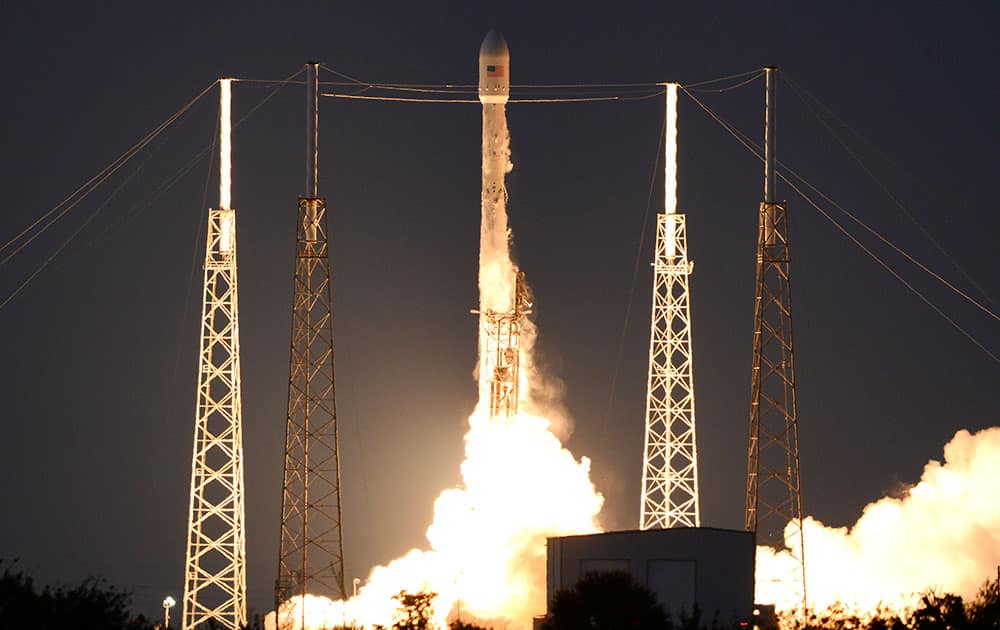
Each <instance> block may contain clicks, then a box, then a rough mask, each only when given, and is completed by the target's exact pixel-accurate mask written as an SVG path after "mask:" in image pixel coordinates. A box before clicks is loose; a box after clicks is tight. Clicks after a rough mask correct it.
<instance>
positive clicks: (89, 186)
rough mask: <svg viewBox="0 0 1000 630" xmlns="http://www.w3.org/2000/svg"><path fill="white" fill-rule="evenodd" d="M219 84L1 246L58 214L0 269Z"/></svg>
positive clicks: (1, 249) (12, 242) (184, 107)
mask: <svg viewBox="0 0 1000 630" xmlns="http://www.w3.org/2000/svg"><path fill="white" fill-rule="evenodd" d="M216 83H218V81H213V82H212V83H210V84H209V85H208V87H206V88H205V89H204V90H202V91H201V92H200V93H198V95H197V96H195V97H194V98H192V99H191V100H190V101H188V102H187V103H185V104H184V105H183V106H182V107H181V108H180V109H178V110H177V111H176V112H174V113H173V114H171V115H170V116H169V117H168V118H167V119H166V120H164V121H163V122H161V123H160V124H159V125H157V126H156V127H154V128H153V130H152V131H150V132H149V133H147V134H146V135H145V136H143V138H142V139H141V140H139V142H137V143H136V144H134V145H132V147H130V148H129V149H128V150H127V151H125V152H124V153H123V154H121V155H120V156H118V157H117V158H115V159H114V160H112V161H111V163H110V164H108V165H107V166H106V167H104V168H103V169H102V170H101V171H100V172H98V173H97V174H96V175H94V176H93V177H91V178H90V179H89V180H87V182H85V183H84V184H83V185H82V186H80V187H79V188H77V189H76V190H75V191H73V193H71V194H70V195H69V196H68V197H66V198H65V199H63V200H62V201H61V202H59V203H58V204H56V205H55V206H53V207H52V208H51V209H49V210H48V211H47V212H45V213H43V214H42V215H41V216H39V217H38V218H37V219H35V220H34V221H33V222H32V223H31V224H30V225H28V226H27V227H26V228H24V229H23V230H21V231H20V232H19V233H18V234H16V235H15V236H13V237H12V238H10V239H9V240H8V241H7V242H6V243H4V244H3V245H2V246H0V252H3V251H4V250H6V249H8V248H9V247H11V245H13V244H14V243H16V242H17V241H19V240H20V239H21V238H23V237H24V236H25V235H26V234H28V233H29V232H31V231H32V230H33V229H34V228H35V227H37V226H38V225H39V224H40V223H42V222H43V221H46V220H47V219H49V217H51V216H52V215H53V214H55V213H57V212H58V214H56V216H55V217H54V218H52V219H51V220H48V222H47V223H46V224H45V225H44V226H42V228H41V229H39V230H38V231H36V232H34V233H33V234H32V235H31V236H30V237H29V238H28V239H26V240H25V241H24V242H23V243H21V244H20V246H19V247H17V248H16V249H15V250H14V251H13V252H11V253H10V254H8V255H7V256H6V257H4V258H3V260H0V265H4V264H6V263H7V262H8V261H10V259H11V258H13V257H14V256H15V255H17V253H18V252H20V251H21V250H23V249H24V248H25V247H26V246H27V245H28V244H30V243H31V242H32V241H34V240H35V239H36V238H38V237H39V236H40V235H41V234H43V233H44V232H45V231H46V230H48V229H49V228H50V227H52V226H53V225H54V224H55V223H56V222H57V221H59V220H60V219H62V218H63V217H64V216H66V214H67V213H69V212H70V211H71V210H72V209H73V208H74V207H76V206H77V205H78V204H79V203H80V202H81V201H82V200H83V199H84V198H86V196H87V195H89V194H90V193H91V192H93V191H94V190H95V189H96V188H97V187H98V186H100V185H101V184H102V183H104V182H105V181H106V180H107V179H108V178H109V177H111V175H113V174H114V173H115V172H117V171H118V170H119V169H120V168H121V167H122V166H124V165H125V164H126V163H127V162H128V161H129V160H131V159H132V158H133V157H134V156H135V155H136V154H137V153H139V151H141V150H142V149H143V148H145V147H146V146H147V145H148V144H149V143H150V142H152V141H153V140H154V139H155V138H156V137H157V136H158V135H160V133H162V132H163V130H164V129H166V128H167V127H169V126H170V125H172V124H173V123H174V122H176V121H177V120H178V119H179V118H180V117H181V116H183V115H184V114H185V113H186V112H187V111H188V110H190V109H191V107H193V106H194V104H195V103H197V102H198V101H199V100H200V99H201V98H202V97H203V96H205V94H207V93H208V92H209V90H211V89H212V88H213V87H214V86H215V84H216ZM60 210H61V212H60Z"/></svg>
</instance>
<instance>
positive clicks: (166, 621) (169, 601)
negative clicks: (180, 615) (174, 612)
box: [163, 595, 177, 629]
mask: <svg viewBox="0 0 1000 630" xmlns="http://www.w3.org/2000/svg"><path fill="white" fill-rule="evenodd" d="M176 603H177V602H176V601H174V598H173V597H171V596H169V595H167V598H166V599H165V600H163V627H164V629H166V628H169V627H170V609H171V608H173V607H174V604H176Z"/></svg>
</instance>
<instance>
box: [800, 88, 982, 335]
mask: <svg viewBox="0 0 1000 630" xmlns="http://www.w3.org/2000/svg"><path fill="white" fill-rule="evenodd" d="M782 78H784V79H785V82H786V83H787V84H788V87H790V88H792V92H794V93H795V95H796V96H798V97H799V99H800V100H801V101H802V102H803V103H804V104H805V106H806V108H808V109H809V111H810V113H812V115H813V116H815V117H816V120H817V121H819V123H820V124H821V125H823V127H824V128H825V129H826V130H827V132H828V133H829V134H830V136H831V137H833V139H834V140H836V141H837V143H838V144H840V146H841V147H842V148H843V149H844V151H846V152H847V154H848V155H850V156H851V158H853V159H854V161H855V162H857V163H858V166H860V167H861V170H863V171H864V172H865V174H866V175H868V177H869V178H870V179H871V180H872V181H873V182H875V184H876V185H877V186H878V187H879V188H881V189H882V192H883V193H885V195H886V197H888V198H889V200H890V201H892V202H893V203H894V204H895V205H896V207H897V208H899V209H900V211H901V212H902V213H903V215H904V216H906V218H907V219H909V220H910V222H911V223H913V225H915V226H916V227H917V229H918V230H920V232H921V233H922V234H923V235H924V237H926V238H927V240H928V241H929V242H930V243H931V245H933V246H934V248H935V249H937V250H938V252H939V253H941V255H943V256H944V257H945V258H947V259H948V261H949V262H950V263H951V264H952V266H954V267H955V269H957V270H958V272H959V273H960V274H962V275H963V276H964V277H965V279H966V280H967V281H968V282H969V283H970V284H971V285H972V286H974V287H975V288H976V289H977V290H978V291H979V293H980V294H981V295H982V296H983V298H984V299H985V300H986V301H987V302H989V303H990V304H991V305H993V304H994V301H993V299H992V298H991V297H990V295H989V294H988V293H987V292H986V290H985V289H984V288H983V287H982V286H981V285H980V284H979V283H978V282H976V280H975V279H974V278H973V277H972V276H971V275H970V274H969V273H968V272H967V271H966V270H965V269H964V268H963V267H962V266H961V265H960V264H959V263H958V261H957V260H956V259H955V257H954V256H952V255H951V254H950V253H949V252H948V250H946V249H945V248H944V246H943V245H941V243H939V242H938V240H937V239H935V238H934V236H933V235H932V234H931V233H930V231H929V230H927V228H925V227H924V225H923V224H922V223H920V221H918V220H917V218H916V217H915V216H913V213H911V212H910V210H909V208H907V207H906V204H904V203H903V202H902V201H901V200H900V199H899V198H898V197H897V196H895V195H893V194H892V192H891V191H890V190H889V188H888V186H886V185H885V184H884V183H883V182H882V181H881V180H880V179H879V178H878V177H876V176H875V173H874V172H872V170H871V169H870V168H869V167H868V165H867V164H865V163H864V161H862V159H861V156H860V155H858V153H857V152H856V151H854V150H853V149H852V148H851V147H850V146H848V144H847V143H846V142H845V141H844V140H843V138H841V137H840V136H839V135H838V134H837V132H836V131H834V129H833V127H832V126H831V125H830V124H829V123H828V122H827V121H826V120H825V119H824V118H823V117H822V116H821V115H820V113H819V112H817V111H816V108H815V107H813V105H814V104H815V105H816V106H818V107H819V108H821V109H822V110H824V111H825V113H826V114H827V116H829V117H831V118H833V119H835V120H836V121H837V122H839V123H840V124H841V125H842V126H843V127H845V128H846V129H848V130H849V131H851V132H852V133H854V135H856V136H858V137H859V138H861V139H862V140H863V141H864V142H865V143H867V144H868V145H869V146H871V147H873V148H875V150H876V151H877V152H878V153H879V154H880V155H882V157H883V159H885V160H886V161H887V162H889V163H890V164H892V165H893V166H896V167H897V168H900V170H902V168H901V167H899V166H898V165H896V164H895V163H894V162H892V160H889V158H888V157H886V156H885V155H884V154H882V153H881V151H878V149H877V148H876V147H874V145H873V144H872V143H871V141H869V140H868V139H867V138H865V137H864V136H863V135H861V134H860V133H859V132H857V131H855V130H854V129H852V128H851V127H850V126H849V125H848V124H847V123H846V122H844V121H843V119H841V118H840V117H839V116H837V114H836V113H834V111H833V110H832V109H830V108H829V107H827V106H826V105H824V104H823V103H822V102H821V101H820V100H819V99H818V98H816V96H815V95H813V94H812V93H810V92H809V91H808V90H806V89H805V88H803V87H802V86H800V85H799V84H798V83H796V82H795V81H794V80H792V78H791V77H789V76H787V75H784V76H783V77H782ZM807 95H808V98H806V96H807ZM810 99H811V100H812V101H813V102H812V103H810ZM900 253H902V252H900ZM903 255H904V256H907V254H905V253H904V254H903ZM911 262H913V264H915V265H917V266H920V267H923V265H921V264H920V263H919V262H916V261H911ZM925 271H927V273H930V274H932V275H936V274H934V273H933V272H932V271H930V270H927V269H925ZM939 280H941V282H945V281H944V280H943V279H940V278H939ZM991 315H992V313H991Z"/></svg>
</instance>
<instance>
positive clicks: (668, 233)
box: [639, 83, 700, 529]
mask: <svg viewBox="0 0 1000 630" xmlns="http://www.w3.org/2000/svg"><path fill="white" fill-rule="evenodd" d="M666 94H667V108H666V124H665V127H666V140H665V144H664V146H665V168H664V193H665V194H664V211H663V213H660V214H658V215H657V217H656V253H655V259H654V262H653V313H652V324H651V329H650V335H649V381H648V387H647V393H646V440H645V450H644V455H643V462H642V505H641V508H640V516H639V528H640V529H655V528H669V527H698V526H699V524H700V517H699V513H698V453H697V444H696V440H695V415H694V376H693V373H692V355H691V307H690V294H689V291H688V276H690V275H691V271H692V269H693V268H694V263H693V262H691V261H690V260H688V256H687V222H686V218H685V216H684V215H683V214H677V213H676V212H677V84H676V83H669V84H667V85H666Z"/></svg>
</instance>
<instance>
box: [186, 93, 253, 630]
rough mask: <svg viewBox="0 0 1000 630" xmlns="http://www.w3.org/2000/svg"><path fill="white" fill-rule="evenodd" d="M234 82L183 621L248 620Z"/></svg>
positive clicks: (214, 234) (217, 220) (214, 216)
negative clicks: (233, 195) (233, 198)
mask: <svg viewBox="0 0 1000 630" xmlns="http://www.w3.org/2000/svg"><path fill="white" fill-rule="evenodd" d="M230 90H231V81H230V80H229V79H222V80H220V81H219V92H220V99H219V104H220V107H219V129H220V142H219V147H220V148H219V207H218V208H213V209H210V210H209V211H208V234H207V237H206V247H205V276H204V283H203V301H202V317H201V342H200V348H201V351H200V353H199V355H198V394H197V403H196V408H195V429H194V451H193V454H192V458H191V499H190V507H189V511H188V531H187V552H186V558H185V563H184V597H183V611H182V618H181V624H182V627H183V628H184V630H192V629H194V628H196V627H198V626H199V625H202V624H204V623H216V624H218V625H220V626H221V627H223V628H226V629H227V630H236V629H237V628H241V627H243V626H244V625H246V622H247V593H246V591H247V587H246V530H245V528H244V518H245V517H244V492H243V409H242V403H241V388H240V325H239V299H238V284H237V275H236V211H235V210H234V209H233V208H232V207H231V203H230V155H231V151H230V131H231V127H230V111H231V102H232V101H231V91H230Z"/></svg>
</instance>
